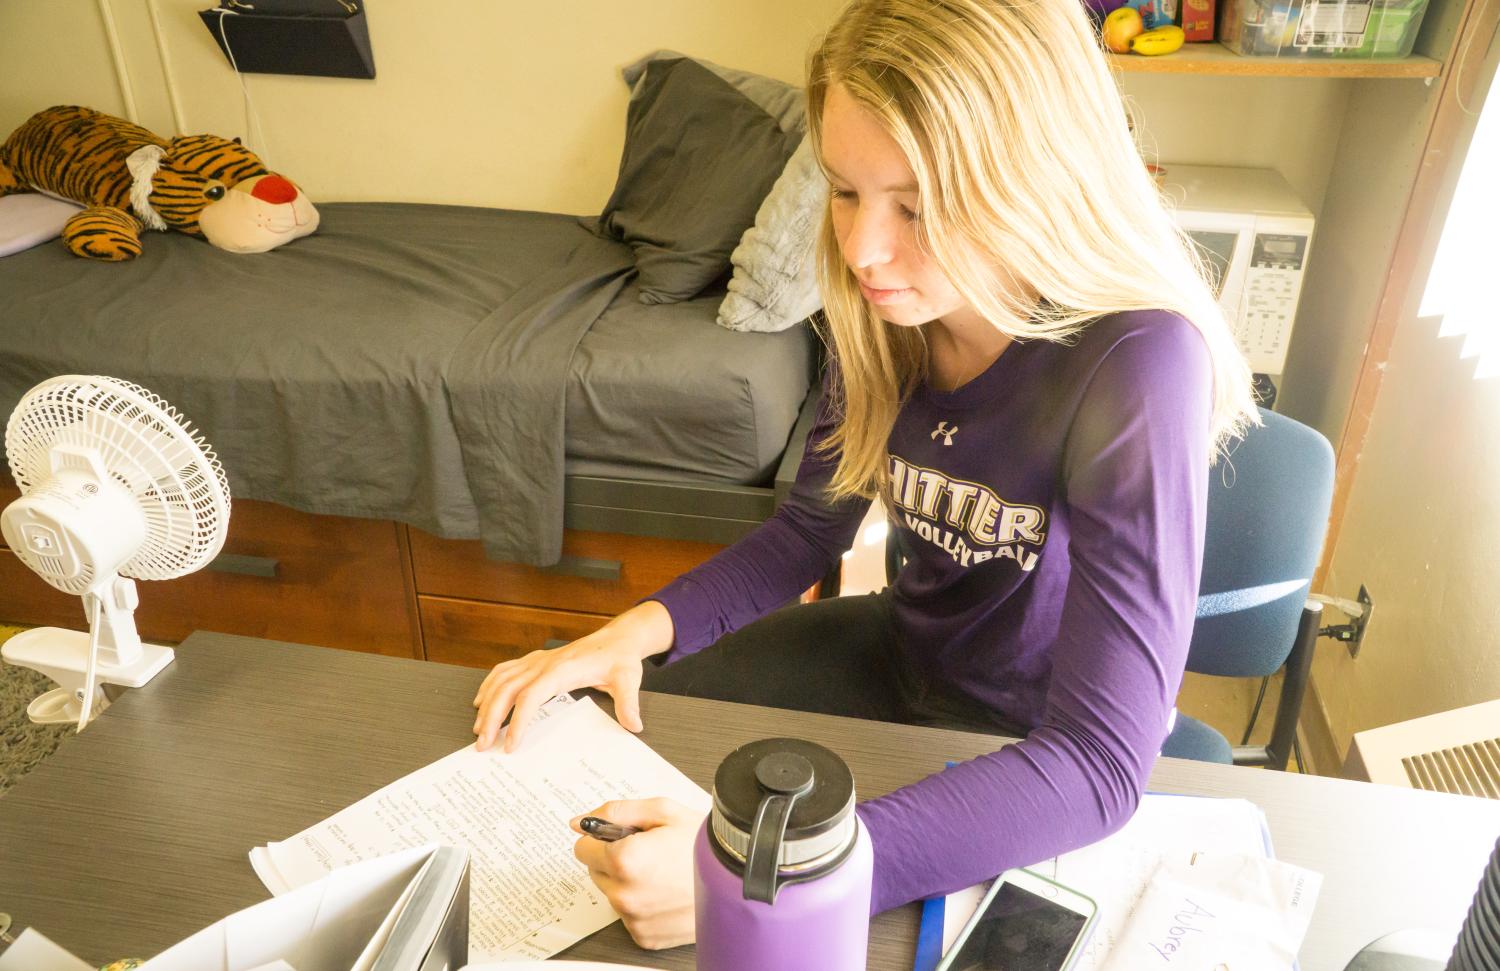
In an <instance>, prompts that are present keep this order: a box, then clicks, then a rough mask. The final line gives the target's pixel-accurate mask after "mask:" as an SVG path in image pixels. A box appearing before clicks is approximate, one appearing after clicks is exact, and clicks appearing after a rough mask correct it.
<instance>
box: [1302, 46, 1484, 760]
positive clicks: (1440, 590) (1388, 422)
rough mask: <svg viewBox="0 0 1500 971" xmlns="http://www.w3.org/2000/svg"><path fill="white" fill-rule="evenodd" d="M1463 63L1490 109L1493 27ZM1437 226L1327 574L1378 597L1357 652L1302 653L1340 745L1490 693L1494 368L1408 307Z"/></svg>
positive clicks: (1346, 588)
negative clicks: (1483, 47)
mask: <svg viewBox="0 0 1500 971" xmlns="http://www.w3.org/2000/svg"><path fill="white" fill-rule="evenodd" d="M1470 63H1471V64H1472V65H1473V66H1472V67H1471V68H1470V69H1469V70H1470V71H1472V72H1474V73H1473V75H1472V76H1473V78H1474V82H1473V83H1474V85H1475V87H1474V90H1475V92H1476V93H1475V94H1474V95H1472V96H1470V97H1469V99H1468V102H1467V104H1468V105H1469V107H1470V108H1471V109H1473V110H1475V111H1476V112H1478V111H1484V112H1500V100H1497V96H1496V93H1497V91H1500V89H1496V88H1492V87H1491V85H1492V84H1493V79H1495V77H1496V71H1497V68H1500V38H1496V39H1495V40H1494V41H1492V42H1491V46H1490V49H1489V52H1488V56H1487V57H1483V58H1481V57H1473V58H1472V60H1471V61H1470ZM1487 90H1488V91H1489V92H1490V96H1489V99H1488V101H1487V102H1486V100H1485V97H1484V92H1485V91H1487ZM1476 119H1477V114H1476V115H1475V117H1474V118H1471V120H1470V121H1469V127H1468V130H1467V131H1466V132H1465V133H1464V134H1463V135H1462V137H1461V139H1460V143H1459V145H1458V146H1456V148H1457V152H1456V153H1455V158H1462V155H1461V154H1459V153H1461V152H1464V151H1466V148H1467V145H1468V143H1469V139H1470V137H1471V136H1472V131H1473V125H1474V123H1475V120H1476ZM1441 226H1442V214H1441V213H1434V214H1433V218H1432V230H1431V235H1430V238H1429V240H1428V243H1427V246H1426V251H1425V255H1424V256H1423V257H1422V258H1421V260H1420V261H1419V264H1418V266H1417V267H1416V270H1415V273H1414V279H1415V284H1414V286H1413V287H1412V289H1411V292H1410V293H1409V295H1408V297H1407V306H1406V307H1405V308H1404V310H1405V313H1404V316H1403V318H1402V321H1401V325H1400V326H1399V327H1398V328H1397V330H1396V334H1395V338H1394V341H1393V343H1392V346H1391V348H1390V352H1389V355H1388V357H1387V363H1386V365H1385V373H1384V375H1383V376H1382V380H1381V384H1380V397H1379V398H1378V400H1377V401H1376V404H1375V411H1374V413H1373V414H1372V415H1371V418H1370V431H1369V435H1368V437H1367V438H1366V439H1365V442H1364V447H1363V449H1362V451H1361V453H1360V455H1359V465H1358V467H1357V469H1356V471H1355V478H1354V482H1353V487H1352V489H1351V490H1350V495H1349V505H1348V508H1347V510H1346V511H1345V514H1344V519H1343V523H1342V526H1341V529H1340V532H1339V538H1338V546H1337V547H1336V548H1335V549H1334V555H1333V560H1332V565H1331V567H1330V572H1329V576H1328V582H1327V584H1326V587H1325V589H1326V590H1327V591H1329V592H1337V593H1339V594H1340V595H1342V596H1352V595H1353V593H1354V591H1356V590H1358V589H1359V586H1360V584H1364V585H1366V586H1367V587H1369V589H1370V592H1371V594H1372V595H1373V597H1374V600H1375V614H1374V618H1373V620H1372V622H1371V625H1370V629H1369V632H1368V633H1367V634H1366V636H1365V643H1364V645H1363V646H1362V648H1361V650H1360V655H1359V657H1358V658H1352V659H1351V658H1350V657H1349V655H1348V653H1347V652H1346V651H1344V650H1343V649H1342V648H1339V647H1337V646H1333V645H1329V644H1327V643H1326V642H1325V645H1324V647H1323V648H1322V649H1321V650H1320V651H1319V653H1318V655H1317V659H1316V662H1315V664H1314V667H1313V684H1314V688H1315V696H1314V697H1315V703H1316V704H1319V705H1321V709H1322V710H1321V714H1322V715H1323V716H1324V717H1326V719H1327V723H1328V728H1329V731H1330V734H1331V735H1332V736H1333V738H1332V740H1333V743H1334V745H1335V746H1336V748H1337V749H1338V753H1339V754H1340V755H1341V756H1342V755H1343V754H1344V753H1345V752H1347V750H1348V746H1349V742H1350V739H1351V738H1352V736H1353V734H1354V733H1355V732H1358V731H1363V730H1365V729H1367V728H1375V727H1378V726H1380V725H1388V724H1392V723H1394V722H1399V721H1405V720H1406V719H1409V718H1417V717H1420V716H1422V715H1430V714H1434V713H1436V712H1440V711H1447V710H1449V709H1452V708H1459V707H1463V706H1465V705H1472V704H1477V703H1479V702H1481V701H1489V700H1492V699H1494V698H1500V650H1497V647H1500V583H1497V582H1496V577H1497V575H1500V570H1497V567H1496V561H1495V551H1496V550H1497V549H1500V379H1496V378H1487V379H1485V380H1482V381H1475V380H1474V378H1473V375H1474V361H1472V360H1463V359H1461V358H1460V357H1459V352H1460V348H1461V347H1462V343H1463V340H1462V338H1461V337H1442V338H1440V337H1438V336H1437V334H1438V329H1439V326H1440V323H1441V322H1440V321H1439V320H1437V319H1431V318H1419V317H1417V316H1416V314H1417V309H1418V307H1419V306H1420V305H1421V301H1422V296H1423V293H1422V291H1423V289H1424V287H1425V280H1426V277H1427V272H1428V266H1429V264H1430V261H1431V258H1432V251H1433V250H1434V249H1435V247H1436V244H1437V239H1438V238H1439V234H1440V232H1441Z"/></svg>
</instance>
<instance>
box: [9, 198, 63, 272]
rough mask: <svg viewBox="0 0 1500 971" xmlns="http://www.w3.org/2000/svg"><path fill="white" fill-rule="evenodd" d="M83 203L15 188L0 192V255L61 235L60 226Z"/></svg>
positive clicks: (15, 251)
mask: <svg viewBox="0 0 1500 971" xmlns="http://www.w3.org/2000/svg"><path fill="white" fill-rule="evenodd" d="M82 208H83V207H82V206H80V205H78V204H77V203H75V202H66V201H64V200H62V199H54V198H52V197H51V196H45V195H42V194H41V193H39V192H19V193H16V194H14V195H8V196H0V256H9V255H11V254H12V253H19V252H21V251H22V250H28V249H31V247H33V246H40V245H41V244H42V243H45V242H47V240H49V239H56V238H57V237H59V236H61V235H62V231H63V226H65V225H67V222H68V220H69V219H72V218H73V217H74V216H75V215H77V214H78V211H79V210H81V209H82Z"/></svg>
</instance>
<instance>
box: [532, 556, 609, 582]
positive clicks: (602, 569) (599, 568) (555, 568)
mask: <svg viewBox="0 0 1500 971" xmlns="http://www.w3.org/2000/svg"><path fill="white" fill-rule="evenodd" d="M540 569H541V571H542V572H543V573H560V574H562V575H564V576H570V577H584V578H586V579H589V580H613V581H615V582H617V583H618V582H619V579H620V561H619V560H592V559H589V558H588V557H586V556H564V557H563V558H562V559H560V560H558V561H557V562H556V563H554V564H553V565H552V566H544V567H541V568H540Z"/></svg>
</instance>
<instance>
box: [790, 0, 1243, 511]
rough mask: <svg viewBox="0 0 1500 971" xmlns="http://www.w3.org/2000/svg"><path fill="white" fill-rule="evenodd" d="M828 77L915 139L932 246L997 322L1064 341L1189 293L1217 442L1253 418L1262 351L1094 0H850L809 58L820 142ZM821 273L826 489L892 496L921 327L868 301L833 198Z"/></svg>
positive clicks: (926, 244)
mask: <svg viewBox="0 0 1500 971" xmlns="http://www.w3.org/2000/svg"><path fill="white" fill-rule="evenodd" d="M834 84H839V85H842V86H843V87H844V89H845V90H846V91H847V92H848V93H849V95H850V96H851V97H852V98H853V100H854V101H855V102H856V103H857V104H859V105H860V106H861V107H863V108H864V109H865V110H866V111H869V112H870V113H871V114H872V115H873V116H874V117H875V118H876V119H877V120H878V121H879V122H880V124H881V125H882V126H883V127H884V129H885V130H886V132H887V133H888V134H889V135H890V136H891V137H892V138H893V139H894V140H895V142H896V144H897V145H898V146H899V147H900V148H901V150H902V152H903V153H904V154H905V156H906V159H907V162H908V164H909V165H910V166H911V169H912V172H913V173H914V174H915V176H916V182H917V186H918V195H919V198H920V200H921V208H922V219H921V221H920V222H919V223H918V224H917V233H918V236H917V241H918V245H919V246H921V247H923V248H924V250H925V251H926V252H928V253H930V254H931V256H932V258H933V260H934V261H935V262H936V264H937V265H938V266H939V267H940V268H941V269H942V270H943V272H944V274H945V275H946V276H947V277H948V279H949V280H950V281H951V282H952V284H953V286H954V287H955V289H957V290H958V292H959V294H960V295H961V296H962V297H963V298H964V299H965V300H966V301H967V302H968V303H969V304H970V305H971V306H972V307H974V308H975V310H977V311H978V312H979V313H980V314H981V315H982V316H983V317H985V318H986V319H987V320H989V321H990V322H991V323H992V324H994V326H995V327H996V328H998V329H999V330H1000V331H1001V332H1003V333H1005V334H1007V335H1009V336H1010V337H1012V338H1015V339H1021V340H1026V339H1040V340H1049V341H1068V340H1069V339H1070V338H1071V337H1073V336H1074V335H1076V334H1077V333H1078V332H1079V331H1081V330H1082V329H1083V328H1084V327H1085V326H1086V325H1087V324H1088V323H1089V322H1090V321H1091V320H1094V319H1096V318H1098V317H1100V316H1101V315H1104V314H1108V313H1112V312H1116V311H1123V310H1154V309H1162V310H1171V311H1176V312H1177V313H1179V314H1181V315H1182V316H1183V317H1186V318H1187V319H1188V320H1190V321H1192V323H1193V324H1194V325H1196V326H1197V328H1198V329H1199V330H1200V331H1201V332H1202V334H1203V339H1204V341H1205V342H1206V343H1207V346H1208V350H1209V354H1210V357H1211V360H1212V366H1213V389H1214V392H1213V395H1214V401H1213V419H1212V422H1211V429H1212V435H1211V441H1209V442H1205V443H1204V451H1205V458H1206V459H1210V460H1211V457H1212V456H1213V455H1214V454H1215V453H1216V451H1217V450H1218V449H1221V448H1222V447H1223V446H1224V444H1225V443H1226V441H1227V440H1228V439H1230V438H1232V437H1234V436H1236V435H1238V434H1240V433H1242V432H1243V430H1244V428H1245V427H1246V426H1247V425H1248V424H1250V423H1258V421H1259V418H1258V416H1257V414H1256V411H1255V408H1254V399H1253V397H1252V395H1251V390H1250V369H1249V366H1248V365H1247V363H1246V361H1245V359H1244V356H1243V355H1242V354H1241V353H1240V351H1239V348H1238V347H1237V346H1236V345H1235V342H1234V339H1233V336H1232V334H1231V333H1230V331H1229V327H1228V326H1227V324H1226V323H1225V321H1224V317H1223V314H1222V313H1221V311H1220V310H1219V307H1218V304H1217V302H1216V300H1215V299H1214V295H1213V293H1212V291H1211V290H1210V289H1209V286H1208V284H1207V283H1206V282H1205V280H1206V276H1205V268H1204V265H1203V262H1202V259H1201V257H1200V256H1199V254H1198V253H1197V250H1196V248H1195V247H1194V246H1193V245H1192V243H1191V242H1190V241H1189V240H1188V239H1187V237H1186V236H1184V235H1183V233H1182V232H1181V231H1180V230H1179V229H1178V228H1177V226H1176V224H1175V222H1174V221H1173V219H1172V217H1171V215H1170V214H1169V212H1168V211H1167V209H1166V205H1165V202H1164V199H1163V196H1162V194H1161V193H1160V191H1159V190H1158V189H1157V187H1156V185H1155V182H1154V181H1153V180H1152V178H1151V176H1150V174H1149V173H1148V172H1147V170H1146V166H1145V164H1144V162H1143V161H1142V159H1141V155H1140V152H1139V149H1138V148H1137V146H1136V144H1135V141H1134V137H1133V135H1132V134H1131V132H1130V128H1129V125H1128V124H1127V122H1126V115H1125V107H1124V103H1123V100H1122V98H1121V94H1120V91H1119V89H1118V87H1117V85H1116V82H1115V79H1114V76H1113V75H1112V74H1111V71H1110V68H1109V64H1108V62H1107V60H1106V57H1105V54H1104V51H1103V49H1102V47H1101V46H1100V42H1099V40H1098V37H1097V34H1096V32H1095V31H1094V29H1093V28H1092V26H1091V25H1090V23H1089V20H1088V17H1087V15H1086V14H1085V12H1084V9H1083V4H1082V2H1080V0H1008V2H1007V0H854V2H853V3H851V4H850V5H849V6H848V7H846V8H845V9H844V11H843V13H842V14H841V15H840V16H839V18H838V21H837V22H836V23H835V24H834V26H833V27H832V28H831V29H830V30H829V32H828V34H827V35H826V37H825V38H824V39H823V41H822V43H821V44H820V45H819V46H818V48H817V49H816V50H815V51H814V52H813V55H812V58H811V61H810V63H809V67H808V83H807V94H808V120H809V130H810V134H811V137H812V138H813V140H814V146H815V147H816V148H817V149H818V151H817V155H818V157H819V158H820V159H821V158H822V150H821V137H822V116H823V106H824V101H825V98H826V97H827V94H828V90H829V88H830V87H832V86H833V85H834ZM818 276H819V284H820V286H821V288H822V293H823V301H824V317H825V319H826V329H827V335H828V338H829V339H831V341H832V344H833V353H834V356H835V358H836V360H837V362H838V365H839V370H840V374H841V377H842V382H841V386H839V387H837V388H836V389H835V400H834V406H835V409H836V413H837V415H838V423H837V426H836V428H835V430H834V432H833V434H832V435H831V437H830V438H829V439H828V440H827V441H825V442H824V443H823V444H824V447H825V448H826V449H828V450H829V451H837V453H838V456H839V460H838V468H837V470H836V471H835V473H834V476H833V480H832V482H831V484H830V494H831V498H834V499H841V498H847V497H852V496H856V495H857V496H876V495H880V494H881V493H882V491H883V485H884V482H885V477H886V474H887V455H886V439H887V438H888V437H889V435H890V431H891V428H892V426H893V424H894V423H895V420H896V415H897V412H898V411H899V410H900V409H901V406H902V405H903V404H904V403H905V401H906V400H907V397H908V396H909V395H910V393H911V391H912V390H913V389H914V388H915V387H916V385H917V383H918V382H920V381H921V380H922V379H923V378H924V376H925V375H926V370H927V364H928V357H927V347H926V343H925V340H924V337H923V334H922V332H921V330H920V329H919V328H915V327H897V326H893V325H890V324H887V323H885V322H884V321H883V320H881V319H880V318H879V317H878V316H877V315H876V314H875V313H874V311H873V309H872V308H871V307H870V305H869V304H868V303H867V302H866V301H865V300H864V298H863V296H862V295H861V293H860V290H859V286H858V282H857V280H856V279H855V277H854V274H853V273H852V272H851V271H850V270H849V268H848V266H847V265H846V264H845V263H844V260H843V258H842V256H841V254H840V250H839V245H838V242H837V240H836V238H835V236H834V231H833V225H832V221H831V217H830V215H829V212H828V211H827V210H825V212H824V216H823V227H822V231H821V235H820V237H819V241H818Z"/></svg>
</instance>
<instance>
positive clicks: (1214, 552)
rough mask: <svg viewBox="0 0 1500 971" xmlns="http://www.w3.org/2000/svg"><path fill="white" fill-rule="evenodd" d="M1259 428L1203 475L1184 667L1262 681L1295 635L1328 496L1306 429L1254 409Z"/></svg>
mask: <svg viewBox="0 0 1500 971" xmlns="http://www.w3.org/2000/svg"><path fill="white" fill-rule="evenodd" d="M1260 416H1261V420H1262V421H1263V422H1264V423H1265V424H1264V425H1262V426H1261V427H1259V428H1252V429H1250V432H1249V434H1247V435H1246V436H1245V438H1244V439H1242V440H1241V441H1239V442H1236V443H1234V445H1233V446H1232V447H1231V448H1232V450H1231V452H1230V454H1229V455H1228V456H1227V457H1221V458H1220V459H1219V462H1218V464H1217V465H1215V466H1214V467H1213V468H1212V469H1211V470H1210V471H1209V485H1208V523H1207V533H1206V535H1205V536H1204V545H1203V577H1202V580H1201V581H1200V583H1199V585H1198V594H1199V596H1198V619H1197V621H1196V622H1195V623H1194V625H1193V640H1192V644H1191V646H1190V647H1189V648H1188V662H1187V668H1188V670H1189V671H1196V672H1198V673H1200V674H1216V675H1225V676H1229V677H1262V676H1264V675H1268V674H1273V673H1275V672H1276V671H1277V670H1278V669H1279V668H1280V667H1281V665H1282V664H1283V663H1284V662H1285V661H1286V658H1287V654H1288V653H1290V651H1291V649H1292V643H1293V641H1294V640H1295V637H1296V634H1297V624H1298V622H1299V620H1300V618H1301V615H1302V605H1303V603H1304V602H1305V601H1306V599H1307V593H1308V588H1309V586H1310V585H1311V583H1312V575H1313V571H1314V570H1315V569H1317V565H1318V555H1319V553H1320V552H1321V551H1322V548H1323V537H1324V534H1325V533H1326V532H1327V528H1328V510H1329V505H1330V503H1331V502H1332V499H1333V449H1332V448H1331V447H1330V446H1329V444H1328V440H1327V439H1326V438H1324V437H1323V436H1322V435H1321V434H1319V433H1318V432H1317V431H1314V430H1313V429H1311V428H1308V427H1307V426H1306V425H1303V424H1300V423H1298V422H1296V421H1293V420H1292V419H1290V418H1287V417H1285V416H1284V415H1278V414H1276V413H1275V412H1270V411H1266V410H1265V409H1261V412H1260Z"/></svg>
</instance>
